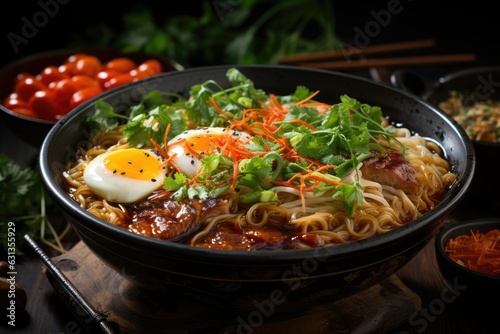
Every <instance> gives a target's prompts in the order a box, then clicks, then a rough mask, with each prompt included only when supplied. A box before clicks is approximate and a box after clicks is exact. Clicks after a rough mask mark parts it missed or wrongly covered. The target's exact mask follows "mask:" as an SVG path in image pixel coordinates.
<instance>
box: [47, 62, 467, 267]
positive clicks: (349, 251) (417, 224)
mask: <svg viewBox="0 0 500 334" xmlns="http://www.w3.org/2000/svg"><path fill="white" fill-rule="evenodd" d="M233 67H234V68H238V69H240V70H244V69H252V68H256V69H265V68H274V69H276V68H279V69H283V70H286V71H296V72H315V73H319V74H328V75H332V76H341V77H345V78H350V79H353V80H356V81H362V82H365V83H367V84H369V85H374V86H379V87H383V89H387V90H390V91H393V92H394V94H396V95H404V96H406V97H408V98H409V99H412V100H414V101H416V102H418V103H420V104H422V105H424V106H426V107H427V108H429V109H432V110H433V111H434V112H435V113H436V114H438V115H440V116H441V118H442V120H443V121H445V122H447V123H450V125H451V126H452V128H454V129H455V130H456V131H457V132H458V133H459V134H460V135H461V137H462V138H463V139H464V144H465V146H466V149H467V150H468V151H469V153H470V154H467V157H466V159H467V160H468V161H469V164H470V166H469V167H470V170H469V172H470V173H471V174H473V172H474V170H475V159H474V155H475V153H474V148H473V146H472V143H471V141H470V140H469V139H468V137H467V136H466V135H465V131H463V129H462V128H461V127H460V126H459V125H458V123H456V122H455V121H454V120H453V119H452V118H451V117H449V116H448V115H447V114H446V113H445V112H444V111H442V110H440V109H439V108H436V107H435V106H433V105H431V104H430V103H428V102H427V101H425V100H422V99H421V98H419V97H417V96H415V95H414V94H411V93H407V92H404V91H401V90H398V89H396V88H393V87H391V86H389V85H385V84H383V83H379V82H375V81H373V80H370V79H366V78H363V77H359V76H356V75H353V74H348V73H343V72H336V71H330V70H323V69H315V68H303V67H297V66H293V65H269V64H264V65H256V64H250V65H233V64H229V65H216V66H202V67H196V68H188V69H185V70H183V71H174V72H165V73H161V74H159V75H156V76H153V77H150V78H147V79H144V80H141V81H138V82H133V83H129V84H126V85H122V86H119V87H117V88H115V89H114V90H112V91H109V92H107V93H105V94H106V95H105V96H107V97H110V96H111V94H120V93H121V92H122V91H124V90H127V89H129V88H130V87H131V86H135V85H140V84H143V83H147V82H148V81H154V80H159V79H162V78H163V77H173V78H175V77H177V76H183V75H186V74H190V73H194V74H196V73H199V72H205V71H214V70H218V71H227V69H229V68H233ZM101 97H103V96H101ZM92 102H93V101H92V100H89V101H86V102H84V103H82V104H81V105H79V106H78V107H76V108H75V109H73V110H71V111H70V112H69V113H68V114H66V115H65V116H64V117H63V118H62V119H61V120H59V121H58V122H57V123H56V124H55V126H54V127H52V128H51V130H50V131H49V133H48V134H47V136H46V137H45V139H44V141H43V143H42V146H41V149H40V154H39V164H38V168H39V171H40V175H41V178H42V183H43V184H44V186H45V188H46V189H47V190H48V192H49V194H50V195H51V196H52V197H53V198H55V199H56V200H55V202H62V203H64V205H67V209H68V208H69V210H72V211H75V212H77V213H78V214H79V215H83V217H85V218H86V219H89V220H90V221H92V224H93V229H95V231H96V232H99V233H101V234H102V235H104V236H106V237H108V238H109V237H110V233H113V234H114V236H119V237H120V238H121V240H122V242H130V243H131V244H136V245H140V246H144V247H148V250H149V251H150V252H152V253H162V252H164V251H165V249H167V248H168V249H169V252H172V254H174V253H176V254H181V255H183V256H185V255H189V256H190V255H193V256H195V257H196V256H206V255H207V254H208V255H209V256H210V257H211V258H212V259H215V260H227V258H231V261H233V262H235V263H249V262H255V263H262V260H265V261H266V262H265V263H277V262H280V263H282V262H283V260H290V261H297V260H301V259H304V258H318V257H321V256H324V254H323V253H322V252H324V250H325V249H326V251H327V252H329V253H331V254H338V255H343V256H352V257H354V256H355V255H356V254H358V253H359V252H366V251H367V249H368V250H370V249H377V248H379V246H380V245H387V244H389V243H392V242H395V241H397V240H398V239H400V236H401V235H404V234H408V233H411V232H412V231H414V230H418V229H420V228H421V227H422V226H423V225H424V224H425V223H426V222H425V220H426V219H427V217H428V216H429V215H428V214H426V215H423V216H422V217H418V218H416V219H415V220H414V221H412V222H410V223H408V224H405V225H403V226H400V227H398V228H397V229H395V230H393V231H391V232H390V233H385V234H382V235H378V236H376V237H369V238H366V239H362V240H359V241H355V242H350V243H345V244H340V245H333V246H329V247H318V248H313V249H298V250H287V251H279V252H275V251H256V252H248V251H236V250H232V251H227V250H216V249H208V248H198V247H192V246H189V245H183V244H179V243H175V242H172V241H165V240H157V239H154V238H150V237H145V236H141V235H137V234H133V233H131V232H129V231H127V230H125V229H123V228H121V227H118V226H115V225H112V224H109V223H107V222H105V221H103V220H101V219H99V218H97V217H95V216H93V215H92V214H90V213H89V212H87V211H85V210H83V209H82V208H81V207H80V206H79V205H77V203H76V202H74V201H73V200H72V199H71V198H70V197H69V196H67V195H66V194H65V193H64V192H63V191H62V190H61V189H60V187H59V185H58V184H57V182H56V181H55V180H53V178H51V172H50V162H48V161H47V160H46V159H45V158H46V157H47V155H48V152H49V148H50V142H51V140H52V138H53V137H55V136H56V134H57V132H58V131H59V129H60V128H61V127H63V126H64V124H65V123H67V122H69V121H71V119H72V118H73V117H75V116H76V115H77V114H78V113H79V112H80V111H81V110H83V109H85V108H86V107H87V106H88V105H89V104H90V103H92ZM471 183H472V178H471V177H469V178H467V179H464V181H463V182H462V185H461V187H460V188H459V189H458V192H457V193H456V195H455V196H453V197H452V198H449V197H446V198H445V199H444V200H443V201H442V202H441V203H439V204H438V205H437V206H436V207H435V208H434V209H433V210H432V213H431V214H432V215H437V216H439V217H444V216H445V213H446V212H444V210H445V208H446V211H447V212H448V211H449V210H450V209H453V208H455V207H456V206H457V205H458V203H459V202H460V200H461V199H462V198H463V197H464V196H465V193H466V192H467V190H468V188H469V187H470V185H471ZM437 229H438V228H436V230H435V231H434V233H433V234H435V232H437ZM412 247H413V245H410V246H409V248H412ZM278 254H279V256H277V255H278ZM322 254H323V255H322ZM228 255H230V256H228Z"/></svg>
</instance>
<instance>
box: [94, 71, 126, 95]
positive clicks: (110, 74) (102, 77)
mask: <svg viewBox="0 0 500 334" xmlns="http://www.w3.org/2000/svg"><path fill="white" fill-rule="evenodd" d="M121 73H122V72H118V71H117V70H111V69H109V70H102V71H100V72H99V73H97V74H96V75H95V78H96V80H97V81H99V84H100V85H101V88H102V89H103V90H104V89H105V87H104V84H105V83H106V82H107V81H109V80H110V79H111V78H114V77H116V76H117V75H119V74H121Z"/></svg>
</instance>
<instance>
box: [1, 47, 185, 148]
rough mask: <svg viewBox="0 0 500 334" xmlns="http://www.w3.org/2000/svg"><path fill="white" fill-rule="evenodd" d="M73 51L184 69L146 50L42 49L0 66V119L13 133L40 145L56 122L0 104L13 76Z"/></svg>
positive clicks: (59, 60) (37, 70) (10, 88)
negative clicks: (149, 61)
mask: <svg viewBox="0 0 500 334" xmlns="http://www.w3.org/2000/svg"><path fill="white" fill-rule="evenodd" d="M76 53H86V54H89V55H93V56H96V57H98V58H99V59H100V60H101V61H102V62H106V61H109V60H111V59H114V58H116V57H119V56H123V57H128V58H130V59H132V60H134V61H135V62H136V63H138V64H140V63H141V62H143V61H146V60H148V59H152V58H154V59H158V60H160V61H161V63H162V65H163V67H164V70H165V71H166V72H169V71H177V70H181V69H183V68H182V66H181V65H180V64H177V63H176V62H174V61H171V60H167V59H161V58H158V57H154V56H151V55H148V54H145V53H141V52H137V53H123V52H121V51H118V50H113V49H63V50H52V51H46V52H41V53H37V54H33V55H29V56H26V57H24V58H21V59H18V60H16V61H13V62H11V63H9V64H7V65H5V66H3V67H2V68H0V78H2V80H0V111H1V112H0V121H2V122H3V123H4V124H5V125H6V127H7V128H8V129H9V130H10V131H11V132H12V133H14V134H16V135H18V137H19V138H20V139H22V140H23V141H25V142H26V143H28V144H30V145H32V146H34V147H36V148H39V147H40V145H41V144H42V141H43V139H44V138H45V136H46V135H47V133H48V132H49V130H50V129H51V128H52V126H53V125H54V124H55V122H52V121H47V120H42V119H36V118H32V117H27V116H24V115H20V114H18V113H15V112H13V111H12V110H10V109H8V108H6V107H5V106H4V105H3V102H4V100H5V98H6V97H7V96H8V95H9V94H10V93H11V92H12V91H13V90H14V82H15V78H16V76H17V75H18V74H19V73H30V74H32V75H36V74H38V73H40V72H41V71H42V70H43V69H44V68H45V67H47V66H51V65H53V66H58V65H62V64H63V63H64V62H65V61H66V60H67V59H68V57H69V56H71V55H73V54H76Z"/></svg>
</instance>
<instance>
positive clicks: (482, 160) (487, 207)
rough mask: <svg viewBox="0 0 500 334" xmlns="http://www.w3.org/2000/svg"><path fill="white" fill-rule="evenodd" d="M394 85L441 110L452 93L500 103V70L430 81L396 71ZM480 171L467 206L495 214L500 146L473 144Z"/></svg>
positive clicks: (461, 72) (466, 72)
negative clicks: (441, 106) (442, 103)
mask: <svg viewBox="0 0 500 334" xmlns="http://www.w3.org/2000/svg"><path fill="white" fill-rule="evenodd" d="M391 82H392V84H393V85H394V86H395V87H397V88H400V89H403V90H405V91H409V92H412V93H414V94H418V95H419V96H420V97H422V98H423V99H424V100H426V101H428V102H429V103H431V104H433V105H435V106H439V103H440V102H442V101H444V100H446V99H448V98H449V94H450V91H452V90H456V91H459V92H463V93H464V94H466V96H467V97H466V100H464V101H469V102H471V103H472V102H473V101H484V100H487V99H491V100H493V101H500V66H484V67H473V68H469V69H462V70H458V71H455V72H452V73H449V74H446V75H443V76H441V77H440V78H438V79H436V80H428V79H426V78H425V77H422V76H421V75H419V74H418V73H416V72H412V71H408V70H399V71H395V72H394V73H393V74H392V76H391ZM472 142H473V145H474V149H475V152H476V160H477V168H476V173H475V176H474V181H473V183H472V186H471V189H470V191H469V193H468V194H467V196H466V198H465V199H464V201H463V204H465V205H467V206H470V207H472V208H474V207H477V206H478V205H480V206H481V208H482V210H483V211H489V212H493V211H494V210H496V209H497V208H499V207H500V196H498V195H495V193H494V192H491V191H490V190H491V189H492V188H491V187H492V186H493V185H497V184H500V174H499V173H498V171H497V166H498V165H499V164H500V143H489V142H484V141H477V140H473V141H472Z"/></svg>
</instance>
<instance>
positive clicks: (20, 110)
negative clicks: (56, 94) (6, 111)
mask: <svg viewBox="0 0 500 334" xmlns="http://www.w3.org/2000/svg"><path fill="white" fill-rule="evenodd" d="M11 110H12V111H13V112H15V113H16V114H19V115H23V116H26V117H31V118H39V117H38V115H37V114H35V112H34V111H33V109H31V108H30V107H29V106H28V107H25V108H23V107H16V108H12V109H11Z"/></svg>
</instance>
